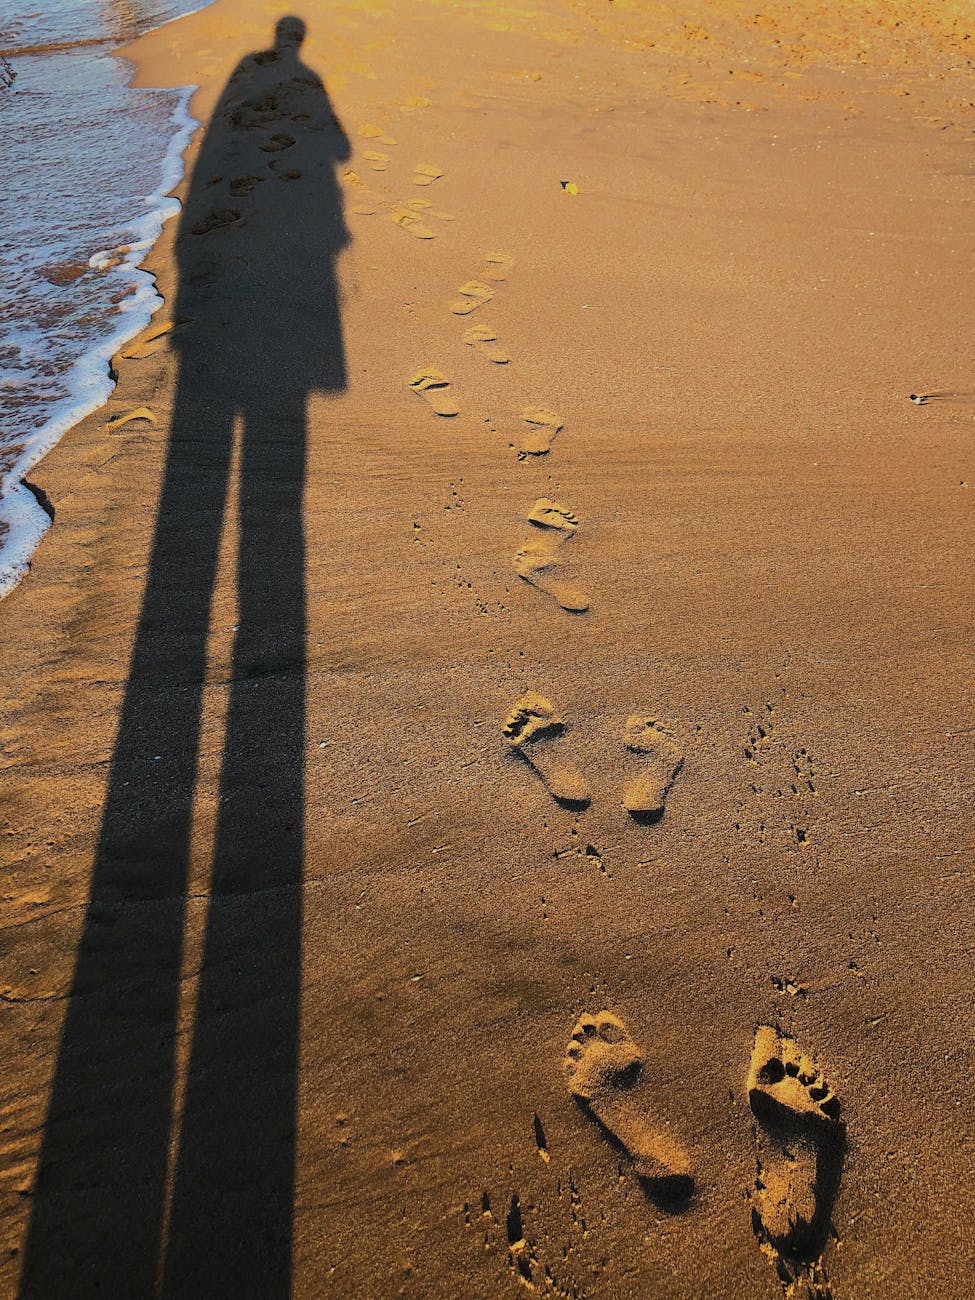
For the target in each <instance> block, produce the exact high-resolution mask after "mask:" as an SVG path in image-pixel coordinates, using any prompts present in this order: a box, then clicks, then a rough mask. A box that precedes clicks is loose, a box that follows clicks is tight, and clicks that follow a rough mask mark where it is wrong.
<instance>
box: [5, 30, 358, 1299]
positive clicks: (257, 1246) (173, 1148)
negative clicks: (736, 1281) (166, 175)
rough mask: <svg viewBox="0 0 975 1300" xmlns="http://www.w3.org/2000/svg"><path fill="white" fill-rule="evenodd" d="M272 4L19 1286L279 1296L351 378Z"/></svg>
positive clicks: (166, 503)
mask: <svg viewBox="0 0 975 1300" xmlns="http://www.w3.org/2000/svg"><path fill="white" fill-rule="evenodd" d="M303 36H304V25H303V24H302V23H301V21H300V20H299V19H295V18H286V19H282V20H281V22H280V23H279V24H278V27H277V32H276V39H275V44H274V46H273V47H272V48H270V49H268V50H264V51H260V52H257V53H255V54H252V55H249V56H248V57H247V58H245V59H244V60H242V61H241V63H240V64H239V65H238V67H237V68H236V69H235V70H234V72H233V74H232V76H231V77H230V79H229V81H228V83H227V86H226V88H225V91H224V94H223V96H222V98H221V100H220V103H219V105H218V107H217V109H216V111H215V112H214V115H213V118H212V121H211V123H210V126H209V127H208V129H207V133H206V137H205V139H204V142H203V145H202V147H201V150H200V154H199V158H198V161H197V164H196V168H195V171H194V174H193V178H192V182H191V185H190V190H189V195H188V198H187V202H186V207H185V210H184V213H183V216H182V219H181V223H180V228H179V232H178V236H177V259H178V269H179V289H178V293H177V297H176V302H175V307H174V313H173V314H174V318H175V319H176V321H177V322H179V324H178V325H177V328H176V330H175V331H174V334H173V346H174V347H175V349H176V350H177V352H178V355H179V376H178V384H177V389H176V395H175V400H174V409H173V418H172V427H171V435H170V441H169V445H168V448H167V459H166V465H165V471H164V477H163V483H162V487H161V491H160V498H159V505H158V514H157V519H156V526H155V534H154V539H153V546H152V553H151V558H150V561H149V566H148V572H147V576H146V584H145V591H144V595H143V603H142V609H141V614H140V619H139V624H138V628H137V634H136V639H135V645H134V650H133V654H132V660H131V665H130V671H129V677H128V681H127V684H126V690H125V697H124V702H123V705H122V708H121V715H120V720H119V728H118V733H117V738H116V744H115V749H114V753H113V758H112V764H111V770H110V775H109V783H108V790H107V794H106V800H105V806H104V811H103V819H102V825H101V833H100V838H99V843H98V848H97V854H96V860H95V864H94V870H93V876H92V883H91V893H90V900H89V905H88V908H87V912H86V916H85V921H84V926H83V930H82V934H81V938H80V941H79V946H78V953H77V959H76V967H75V975H74V981H73V984H72V988H71V993H70V1000H69V1004H68V1008H67V1014H66V1019H65V1024H64V1030H63V1034H62V1039H61V1045H60V1049H59V1055H58V1060H57V1064H56V1070H55V1075H54V1080H53V1085H52V1093H51V1100H50V1105H49V1110H48V1116H47V1122H46V1126H45V1131H44V1137H43V1144H42V1150H41V1157H40V1163H39V1172H38V1178H37V1183H36V1188H35V1192H34V1204H33V1213H32V1217H31V1223H30V1228H29V1231H28V1237H27V1242H26V1247H25V1256H24V1265H23V1271H22V1275H21V1295H22V1296H25V1297H41V1296H43V1297H45V1300H51V1298H52V1297H60V1296H68V1295H70V1296H87V1295H95V1294H97V1295H104V1296H112V1297H130V1296H131V1297H141V1296H150V1295H154V1294H166V1295H170V1296H173V1297H176V1296H179V1297H183V1296H207V1297H213V1296H219V1295H234V1296H255V1297H256V1296H261V1297H275V1296H285V1295H288V1294H289V1293H290V1289H291V1231H292V1216H293V1192H294V1159H295V1156H294V1151H295V1141H294V1139H295V1112H296V1091H297V1071H298V1050H299V1002H300V979H301V968H300V961H301V919H302V917H301V873H302V853H303V838H302V832H303V816H304V746H305V698H304V697H305V684H304V679H305V626H306V614H305V590H304V530H303V524H302V492H303V486H304V476H305V442H306V405H307V399H308V395H309V394H310V393H311V392H313V391H320V392H321V391H324V392H336V391H339V390H341V389H343V388H344V387H345V386H346V375H345V362H344V348H343V342H342V332H341V324H340V314H339V296H338V286H337V282H336V274H335V262H336V258H337V256H338V254H339V252H340V250H341V249H342V248H343V246H344V245H345V244H346V243H347V242H348V236H347V233H346V229H345V225H344V220H343V216H342V201H341V197H340V192H339V187H338V184H337V181H336V177H335V165H336V163H338V162H340V161H342V160H344V159H345V158H347V157H348V153H349V147H348V142H347V140H346V138H345V135H344V133H343V132H342V129H341V127H340V125H339V123H338V121H337V120H336V118H335V116H334V113H333V111H332V108H331V105H330V102H329V99H328V95H327V93H326V91H325V88H324V86H323V84H322V82H321V80H320V79H319V77H318V76H317V75H316V74H315V73H314V72H313V71H311V69H309V68H308V67H307V66H305V65H304V64H303V63H302V61H301V59H300V57H299V49H300V45H301V42H302V39H303ZM235 446H236V447H238V448H239V478H238V482H239V511H238V514H239V518H238V521H237V524H238V530H237V531H238V538H239V543H238V556H237V570H236V576H237V597H238V615H237V627H236V633H235V641H234V649H233V661H232V670H231V674H230V683H229V699H228V705H227V720H226V730H225V739H224V745H223V754H222V769H221V778H220V790H219V810H218V814H217V829H216V836H215V843H214V850H213V872H212V884H211V890H210V896H209V899H208V900H207V901H206V902H205V904H204V905H205V906H206V926H205V937H204V955H203V962H202V966H201V969H200V971H199V973H198V978H197V979H196V980H195V981H193V980H192V979H190V980H188V981H187V984H188V987H190V988H193V987H195V990H196V1005H195V1013H194V1014H195V1019H194V1027H193V1033H192V1042H191V1047H190V1054H189V1065H188V1068H187V1071H186V1077H185V1089H184V1091H183V1096H184V1102H183V1105H182V1108H181V1111H180V1110H179V1109H178V1108H176V1107H175V1106H174V1095H175V1089H176V1082H177V1080H176V1057H175V1044H176V1029H177V1015H178V1009H179V1005H180V997H181V983H182V981H183V979H184V972H183V970H182V966H183V954H184V928H185V925H186V922H187V907H188V900H187V879H188V867H189V858H190V847H191V845H190V837H191V831H192V814H193V803H194V793H195V787H196V783H197V774H198V764H199V748H200V732H201V709H202V706H203V692H204V685H205V682H206V680H207V639H208V633H209V629H210V622H211V606H212V600H213V588H214V582H215V577H216V566H217V558H218V550H219V546H220V539H221V535H222V532H223V528H224V523H225V517H226V513H227V496H228V489H229V487H230V480H231V469H232V460H233V454H234V450H235Z"/></svg>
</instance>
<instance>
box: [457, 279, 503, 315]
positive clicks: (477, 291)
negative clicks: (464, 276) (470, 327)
mask: <svg viewBox="0 0 975 1300" xmlns="http://www.w3.org/2000/svg"><path fill="white" fill-rule="evenodd" d="M457 293H458V294H459V297H457V298H455V299H454V301H453V302H452V303H451V304H450V310H451V311H452V312H453V313H454V315H455V316H469V315H470V314H471V312H472V311H477V309H478V307H483V306H484V304H485V303H486V302H489V301H490V300H491V299H492V298H493V297H494V290H493V289H492V288H491V286H490V285H489V284H484V282H483V281H481V280H468V281H467V283H466V284H462V285H461V286H460V288H459V289H458V290H457Z"/></svg>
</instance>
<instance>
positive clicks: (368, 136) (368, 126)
mask: <svg viewBox="0 0 975 1300" xmlns="http://www.w3.org/2000/svg"><path fill="white" fill-rule="evenodd" d="M359 134H360V135H361V136H362V138H363V140H378V141H379V143H380V144H385V145H394V144H395V143H396V141H395V140H394V139H393V137H392V136H391V135H387V134H386V132H385V131H384V130H383V129H382V127H379V126H376V125H375V124H374V123H372V122H363V124H362V126H360V127H359Z"/></svg>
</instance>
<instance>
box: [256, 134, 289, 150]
mask: <svg viewBox="0 0 975 1300" xmlns="http://www.w3.org/2000/svg"><path fill="white" fill-rule="evenodd" d="M294 143H295V138H294V136H293V135H288V133H287V131H275V133H274V135H272V136H271V138H270V140H268V142H267V144H262V145H261V150H262V152H264V153H280V152H281V151H282V150H283V149H290V148H291V146H292V145H293V144H294Z"/></svg>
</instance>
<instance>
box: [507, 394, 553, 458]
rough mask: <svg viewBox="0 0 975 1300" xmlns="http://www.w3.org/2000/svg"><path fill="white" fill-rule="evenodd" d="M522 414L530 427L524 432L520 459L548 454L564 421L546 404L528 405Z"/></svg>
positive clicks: (519, 453)
mask: <svg viewBox="0 0 975 1300" xmlns="http://www.w3.org/2000/svg"><path fill="white" fill-rule="evenodd" d="M521 414H522V419H523V420H524V421H525V423H526V424H527V425H528V429H527V431H526V432H525V433H523V434H522V437H521V445H520V446H519V448H518V459H519V460H524V458H525V457H526V456H545V455H547V453H548V452H550V451H551V450H552V443H553V442H554V441H555V436H556V434H557V433H558V432H559V430H560V429H561V428H562V421H561V420H560V419H559V417H558V416H557V415H556V414H555V412H554V411H550V410H549V409H548V407H546V406H526V407H525V409H524V411H522V413H521Z"/></svg>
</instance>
